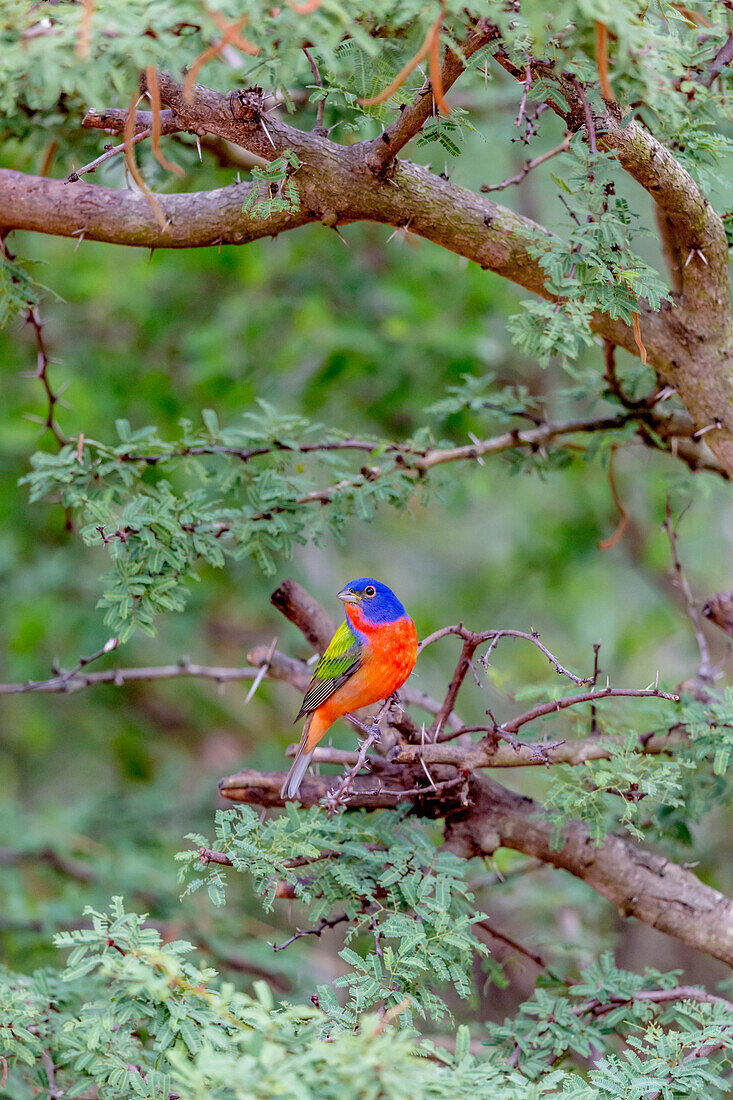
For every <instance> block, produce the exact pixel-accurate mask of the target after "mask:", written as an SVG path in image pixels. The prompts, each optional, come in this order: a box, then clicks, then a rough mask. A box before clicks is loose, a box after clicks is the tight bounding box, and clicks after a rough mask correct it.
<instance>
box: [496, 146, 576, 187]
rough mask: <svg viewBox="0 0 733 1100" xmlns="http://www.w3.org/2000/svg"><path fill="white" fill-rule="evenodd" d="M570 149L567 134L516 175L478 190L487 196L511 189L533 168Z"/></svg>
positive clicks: (527, 163) (525, 165)
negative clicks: (494, 192)
mask: <svg viewBox="0 0 733 1100" xmlns="http://www.w3.org/2000/svg"><path fill="white" fill-rule="evenodd" d="M569 148H570V135H569V134H568V135H567V136H566V137H564V138H563V140H562V141H561V142H560V144H559V145H556V146H555V148H554V149H550V150H548V152H546V153H542V154H540V156H538V157H532V159H531V160H528V161H525V163H524V165H523V167H522V168H520V169H519V171H518V172H517V174H516V175H514V176H509V178H508V179H505V180H502V181H501V183H483V184H482V185H481V187H480V188H479V190H480V191H482V192H483V193H484V194H485V195H488V194H489V193H490V192H491V191H503V190H504V189H505V188H507V187H511V186H512V185H513V184H517V183H521V182H522V180H523V179H524V178H525V176H527V175H528V174H529V173H530V172H531V171H532V170H533V169H534V168H539V166H540V165H541V164H544V163H545V162H546V161H548V160H551V159H552V157H556V156H558V155H559V154H560V153H567V151H568V149H569Z"/></svg>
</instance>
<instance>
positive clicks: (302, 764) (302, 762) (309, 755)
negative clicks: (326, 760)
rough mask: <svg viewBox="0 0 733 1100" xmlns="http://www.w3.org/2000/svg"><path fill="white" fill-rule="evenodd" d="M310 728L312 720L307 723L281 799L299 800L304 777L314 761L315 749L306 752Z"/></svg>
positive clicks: (281, 792)
mask: <svg viewBox="0 0 733 1100" xmlns="http://www.w3.org/2000/svg"><path fill="white" fill-rule="evenodd" d="M309 727H310V720H309V721H308V722H306V724H305V729H304V730H303V736H302V738H301V741H300V744H299V745H298V751H297V752H296V754H295V760H293V763H292V766H291V768H290V771H289V772H288V774H287V776H286V778H285V782H284V783H283V785H282V789H281V791H280V797H281V798H297V797H298V792H299V790H300V784H301V783H302V782H303V776H304V775H305V773H306V772H307V771H308V766H309V765H310V762H311V760H312V759H313V753H314V752H315V747H314V748H312V749H311V750H310V752H306V747H305V746H306V741H307V738H308V729H309Z"/></svg>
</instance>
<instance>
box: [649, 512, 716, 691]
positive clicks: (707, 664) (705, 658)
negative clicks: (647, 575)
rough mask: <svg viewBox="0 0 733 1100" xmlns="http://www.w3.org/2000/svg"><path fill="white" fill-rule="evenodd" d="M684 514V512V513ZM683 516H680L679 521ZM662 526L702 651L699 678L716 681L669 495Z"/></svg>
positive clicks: (676, 582)
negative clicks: (680, 548)
mask: <svg viewBox="0 0 733 1100" xmlns="http://www.w3.org/2000/svg"><path fill="white" fill-rule="evenodd" d="M682 514H683V515H684V512H683V513H682ZM681 518H682V516H680V517H679V519H678V521H677V523H678V524H679V520H680V519H681ZM662 528H663V530H664V531H666V533H667V538H668V539H669V547H670V550H671V553H672V569H673V571H674V582H675V584H676V586H677V587H678V588H679V590H680V592H681V593H682V595H683V597H684V601H685V605H686V608H687V617H688V618H689V620H690V623H691V624H692V629H693V631H694V633H695V638H696V640H697V648H698V650H699V652H700V665H699V667H698V670H697V675H698V678H699V679H700V680H701V681H702V682H703V683H704V684H712V683H713V681H714V678H715V677H714V672H713V662H712V661H711V659H710V650H709V648H708V643H707V638H706V637H705V632H704V630H703V628H702V622H701V621H700V612H699V611H698V607H697V603H696V602H695V597H694V596H693V594H692V589H691V588H690V584H689V581H688V580H687V576H686V574H685V571H684V569H683V568H682V562H681V561H680V556H679V552H678V549H677V527H676V525H675V524H673V522H672V505H671V503H670V500H669V497H667V502H666V505H665V509H664V523H663V524H662Z"/></svg>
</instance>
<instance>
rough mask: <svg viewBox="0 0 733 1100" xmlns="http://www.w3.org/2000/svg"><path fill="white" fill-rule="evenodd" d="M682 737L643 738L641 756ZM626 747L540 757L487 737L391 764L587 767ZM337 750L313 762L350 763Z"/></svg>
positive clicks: (596, 743)
mask: <svg viewBox="0 0 733 1100" xmlns="http://www.w3.org/2000/svg"><path fill="white" fill-rule="evenodd" d="M461 732H462V733H472V732H474V728H473V727H472V726H466V727H464V728H463V729H462V730H461ZM684 740H685V737H684V736H683V735H682V734H681V733H676V732H670V733H669V734H655V735H653V736H651V737H649V736H647V735H641V736H640V737H639V739H638V751H639V752H640V753H645V754H651V755H653V756H659V755H661V754H663V753H671V752H673V751H674V747H675V745H678V744H680V743H681V742H684ZM624 744H625V740H624V738H623V737H603V738H599V737H589V738H588V739H587V740H583V741H563V742H562V744H560V745H556V746H554V747H551V748H544V749H543V752H542V755H540V754H539V753H538V752H537V751H536V748H542V742H538V743H537V746H536V748H535V745H533V744H529V745H519V746H517V747H515V746H514V745H511V744H510V745H503V744H501V743H498V742H497V741H496V739H495V738H492V737H486V738H484V739H483V740H482V741H479V742H477V743H476V744H474V745H471V746H470V747H466V746H462V745H457V744H455V743H454V742H437V743H435V744H433V743H428V744H425V745H397V746H396V747H395V748H394V749H392V751H391V752H390V754H389V762H390V763H391V764H415V763H418V762H419V761H420V760H421V759H422V760H424V761H425V763H426V764H453V765H454V766H455V767H458V768H462V769H464V768H469V769H470V770H471V771H473V770H474V769H475V768H526V767H536V766H538V765H541V766H546V765H547V764H573V765H579V764H586V763H588V762H589V761H591V760H610V759H611V757H612V755H613V750H614V749H615V748H622V747H623V745H624ZM336 751H337V750H335V749H316V755H315V756H314V760H315V761H316V762H318V761H320V762H322V763H334V764H336V763H344V764H348V763H351V759H350V757H349V759H348V760H347V759H346V758H345V757H344V759H343V760H340V759H338V760H337V759H335V758H334V759H333V760H331V759H330V758H327V757H326V756H324V755H323V753H335V752H336Z"/></svg>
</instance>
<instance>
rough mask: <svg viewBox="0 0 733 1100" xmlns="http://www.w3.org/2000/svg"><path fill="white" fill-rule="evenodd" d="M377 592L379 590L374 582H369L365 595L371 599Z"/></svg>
mask: <svg viewBox="0 0 733 1100" xmlns="http://www.w3.org/2000/svg"><path fill="white" fill-rule="evenodd" d="M376 594H377V590H376V588H375V587H374V585H373V584H368V585H367V586H366V588H365V589H364V595H365V596H366V597H367V599H370V600H371V599H372V597H373V596H376Z"/></svg>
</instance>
